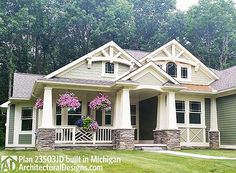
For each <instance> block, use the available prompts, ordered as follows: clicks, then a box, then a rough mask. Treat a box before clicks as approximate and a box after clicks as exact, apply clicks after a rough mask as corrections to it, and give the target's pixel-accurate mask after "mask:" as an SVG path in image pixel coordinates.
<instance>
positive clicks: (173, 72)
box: [166, 62, 177, 77]
mask: <svg viewBox="0 0 236 173" xmlns="http://www.w3.org/2000/svg"><path fill="white" fill-rule="evenodd" d="M166 72H167V73H168V74H169V75H170V76H171V77H177V66H176V64H175V63H173V62H168V63H167V64H166Z"/></svg>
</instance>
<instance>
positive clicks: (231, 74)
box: [211, 66, 236, 91]
mask: <svg viewBox="0 0 236 173" xmlns="http://www.w3.org/2000/svg"><path fill="white" fill-rule="evenodd" d="M212 70H213V69H212ZM213 72H214V73H216V74H217V75H218V76H219V78H220V79H219V80H217V81H215V82H213V83H212V84H211V86H212V87H213V88H214V89H216V90H219V91H220V90H225V89H230V88H233V87H235V86H236V76H235V74H236V66H233V67H230V68H227V69H225V70H221V71H218V70H213Z"/></svg>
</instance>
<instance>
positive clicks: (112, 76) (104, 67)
mask: <svg viewBox="0 0 236 173" xmlns="http://www.w3.org/2000/svg"><path fill="white" fill-rule="evenodd" d="M107 62H109V61H103V62H102V77H110V78H114V77H118V63H116V62H110V63H113V64H114V73H106V63H107Z"/></svg>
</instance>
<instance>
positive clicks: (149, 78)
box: [136, 73, 163, 86]
mask: <svg viewBox="0 0 236 173" xmlns="http://www.w3.org/2000/svg"><path fill="white" fill-rule="evenodd" d="M136 82H139V83H140V84H143V85H154V86H162V84H163V83H162V82H161V81H160V80H159V79H157V78H156V77H155V76H153V75H152V74H151V73H147V74H145V75H144V76H142V77H141V78H139V79H138V80H136Z"/></svg>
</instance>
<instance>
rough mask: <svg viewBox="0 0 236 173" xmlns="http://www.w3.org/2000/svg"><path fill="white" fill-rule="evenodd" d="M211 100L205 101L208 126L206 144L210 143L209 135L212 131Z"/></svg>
mask: <svg viewBox="0 0 236 173" xmlns="http://www.w3.org/2000/svg"><path fill="white" fill-rule="evenodd" d="M210 113H211V100H210V99H209V98H206V99H205V124H206V142H208V133H209V130H210Z"/></svg>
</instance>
